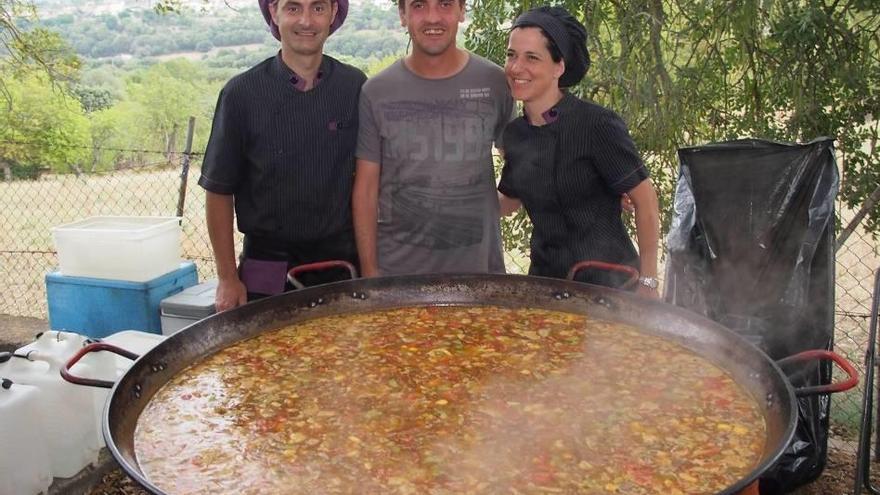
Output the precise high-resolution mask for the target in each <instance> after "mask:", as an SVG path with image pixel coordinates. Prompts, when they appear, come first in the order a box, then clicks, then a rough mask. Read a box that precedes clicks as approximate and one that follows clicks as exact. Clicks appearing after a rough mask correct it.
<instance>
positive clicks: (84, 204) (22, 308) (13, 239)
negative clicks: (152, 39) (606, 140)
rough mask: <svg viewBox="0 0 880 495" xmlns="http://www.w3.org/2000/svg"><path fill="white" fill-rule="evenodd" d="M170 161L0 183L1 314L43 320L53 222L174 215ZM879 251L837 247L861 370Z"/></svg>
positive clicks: (857, 245) (842, 419) (835, 411)
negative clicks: (109, 216)
mask: <svg viewBox="0 0 880 495" xmlns="http://www.w3.org/2000/svg"><path fill="white" fill-rule="evenodd" d="M172 158H173V159H172V160H170V161H169V160H168V159H167V158H166V155H165V152H155V159H156V160H155V162H156V163H153V164H152V165H150V166H140V167H136V168H129V169H126V170H119V171H115V172H112V173H106V174H79V175H73V174H71V175H59V174H44V175H42V176H41V177H39V178H37V179H36V180H12V181H9V180H7V181H0V315H14V316H29V317H37V318H46V316H47V301H46V292H45V283H44V278H45V275H46V274H47V273H49V272H51V271H53V270H54V269H55V267H56V264H57V257H56V254H55V250H54V245H53V241H52V236H51V230H50V229H51V228H52V227H53V226H57V225H61V224H65V223H68V222H72V221H76V220H79V219H83V218H86V217H89V216H94V215H125V216H127V215H131V216H173V215H176V214H177V208H178V201H179V196H180V191H181V187H180V186H181V181H182V179H183V177H182V174H181V162H182V161H183V155H182V154H176V155H174V156H173V157H172ZM193 158H194V160H193V162H192V167H191V168H190V170H189V173H188V174H187V177H186V187H185V188H184V189H183V191H185V199H186V201H185V203H184V208H183V211H182V218H183V220H182V256H183V258H184V259H188V260H192V261H195V263H196V265H197V267H198V271H199V278H200V280H206V279H210V278H212V277H214V275H215V268H214V264H213V259H212V255H211V248H210V243H209V240H208V232H207V227H206V225H205V221H204V202H205V194H204V191H203V190H202V189H201V188H200V187H199V186H198V185H197V184H196V180H197V178H198V174H199V170H200V169H199V162H198V160H197V158H198V156H195V157H193ZM841 216H842V217H843V219H844V220H847V217H848V216H851V213H850V212H848V211H842V212H841ZM237 242H238V241H237ZM237 245H238V246H240V242H238V244H237ZM878 251H880V242H878V240H877V239H875V238H873V237H872V236H870V235H869V234H867V233H865V232H863V231H861V230H856V232H855V233H854V234H853V235H852V236H850V237H849V238H848V239H847V241H846V243H845V244H844V245H843V246H841V247H840V249H839V251H838V252H837V265H836V294H837V296H836V297H837V301H836V308H835V309H836V321H837V322H836V331H835V332H836V334H835V342H836V348H837V350H838V351H839V352H840V353H842V354H843V355H844V356H845V357H847V358H848V359H850V361H852V362H854V363H856V364H857V365H858V366H859V368H860V371H861V372H864V368H863V367H864V363H863V356H864V352H865V346H866V344H867V335H868V323H869V317H870V304H871V290H872V286H873V271H874V270H876V269H877V268H878V267H880V254H878ZM507 266H508V270H509V271H511V272H514V273H522V272H523V271H524V270H525V269H526V268H527V266H528V257H527V255H526V254H524V253H519V252H509V253H507ZM661 273H662V270H661ZM2 331H3V329H0V332H2ZM863 376H864V375H863ZM861 401H862V397H861V391H852V392H849V393H847V394H841V395H839V396H835V398H834V400H833V406H832V447H833V448H834V449H835V450H836V451H837V453H838V454H841V455H843V456H844V458H845V462H844V463H843V467H842V468H841V469H844V470H849V471H848V472H847V473H845V476H849V477H851V476H852V475H853V473H852V470H853V467H854V461H855V453H856V451H857V448H856V443H855V437H856V434H857V432H858V427H859V418H860V415H861V410H860V409H861Z"/></svg>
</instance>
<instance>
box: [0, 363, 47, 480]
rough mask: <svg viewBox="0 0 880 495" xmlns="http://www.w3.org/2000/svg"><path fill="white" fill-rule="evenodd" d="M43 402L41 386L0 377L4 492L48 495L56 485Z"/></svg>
mask: <svg viewBox="0 0 880 495" xmlns="http://www.w3.org/2000/svg"><path fill="white" fill-rule="evenodd" d="M6 357H8V355H7V356H6ZM0 359H3V358H2V357H0ZM42 403H43V401H42V399H41V397H40V390H39V389H38V388H37V387H34V386H31V385H22V384H20V383H15V382H13V381H12V380H10V379H8V378H4V377H2V376H0V445H2V446H3V448H0V493H10V494H12V493H15V494H21V495H32V494H37V493H45V492H46V490H48V489H49V485H51V484H52V472H51V468H50V466H49V451H48V448H47V442H46V436H45V434H44V433H45V432H44V430H43V411H42V410H41V409H40V408H41V404H42Z"/></svg>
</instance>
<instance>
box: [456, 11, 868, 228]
mask: <svg viewBox="0 0 880 495" xmlns="http://www.w3.org/2000/svg"><path fill="white" fill-rule="evenodd" d="M555 3H557V4H560V5H563V6H565V7H566V8H568V10H569V11H571V12H572V13H574V14H575V15H576V16H578V17H579V18H580V19H581V20H582V21H584V23H585V25H586V26H587V29H588V32H589V33H590V38H589V41H588V46H589V48H590V52H591V55H592V58H593V66H592V67H591V69H590V72H589V73H588V74H587V77H586V78H585V80H584V81H583V82H582V84H581V85H579V86H578V87H576V88H574V92H575V93H576V94H579V95H581V96H583V97H586V98H588V99H592V100H594V101H596V102H597V103H599V104H602V105H604V106H607V107H609V108H611V109H613V110H615V111H617V112H618V113H620V114H621V115H622V116H623V117H624V119H625V120H626V121H627V122H628V124H629V126H630V130H631V132H632V134H633V137H634V139H635V141H636V143H637V145H638V146H639V148H640V150H641V152H642V155H643V157H644V158H645V160H646V162H647V163H648V164H649V167H650V168H651V172H652V176H653V180H654V183H655V185H657V186H658V189H659V192H660V199H661V210H662V211H663V212H664V225H668V221H669V213H670V210H671V199H672V192H673V186H674V182H675V180H676V179H677V174H678V162H677V154H676V152H677V149H678V148H680V147H685V146H693V145H699V144H703V143H707V142H714V141H721V140H728V139H736V138H741V137H755V138H765V139H773V140H784V141H801V142H803V141H809V140H812V139H814V138H816V137H820V136H832V137H835V138H836V139H837V142H836V146H837V149H838V151H839V152H840V154H839V156H840V158H841V163H840V166H841V169H842V171H843V179H844V180H843V183H842V188H841V197H842V199H843V201H844V203H845V204H846V205H847V206H849V207H858V206H859V205H860V204H861V203H862V202H863V201H864V199H865V198H866V197H867V196H868V195H869V194H870V193H871V191H873V190H874V188H876V187H877V185H878V184H880V172H878V169H880V165H878V163H880V150H878V149H877V147H876V145H875V143H876V142H877V134H878V123H877V120H874V117H875V116H877V115H880V85H878V83H877V81H880V58H878V55H877V54H878V53H880V4H878V3H877V2H835V1H831V0H824V1H823V0H790V1H784V2H779V1H772V0H725V1H720V2H719V1H714V0H667V1H663V0H622V1H609V0H587V1H583V0H563V1H558V2H555ZM537 4H539V2H531V1H530V0H475V2H474V5H473V8H472V9H471V13H470V16H471V19H472V22H471V23H470V25H469V26H468V29H467V32H466V39H467V44H468V46H469V47H470V48H471V49H473V50H475V51H476V52H478V53H481V54H483V55H485V56H488V57H489V58H491V59H493V60H495V61H496V62H498V63H503V58H504V50H505V48H506V39H507V30H506V26H509V21H510V20H511V19H513V18H515V16H516V15H518V14H519V13H520V12H522V11H524V10H526V9H528V8H530V7H532V6H533V5H537ZM867 227H868V228H869V229H870V230H871V231H873V232H878V231H880V207H877V208H875V209H874V210H873V211H872V212H871V215H870V217H869V220H868V222H867Z"/></svg>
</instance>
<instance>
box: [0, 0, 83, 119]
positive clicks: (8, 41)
mask: <svg viewBox="0 0 880 495" xmlns="http://www.w3.org/2000/svg"><path fill="white" fill-rule="evenodd" d="M29 21H30V22H34V21H36V9H35V8H34V5H33V4H32V3H31V2H30V1H29V0H0V96H3V97H5V99H6V103H7V104H8V103H9V102H10V101H11V98H12V96H11V94H10V89H9V87H8V85H9V80H10V79H9V78H10V77H15V76H17V75H23V74H31V73H42V74H47V75H49V77H50V80H52V81H62V82H63V81H69V80H72V79H73V78H74V77H75V74H76V72H77V71H78V70H79V65H80V61H79V58H78V57H77V56H76V54H75V53H74V52H73V51H72V50H70V48H69V47H68V46H67V45H66V44H65V43H64V42H63V40H62V39H61V38H60V36H58V34H57V33H53V32H51V31H48V30H46V29H40V28H37V29H32V30H22V29H20V28H19V24H20V23H22V22H29Z"/></svg>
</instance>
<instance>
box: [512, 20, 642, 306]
mask: <svg viewBox="0 0 880 495" xmlns="http://www.w3.org/2000/svg"><path fill="white" fill-rule="evenodd" d="M586 39H587V33H586V29H585V28H584V26H583V25H582V24H581V23H580V22H578V20H577V19H575V18H574V17H572V15H571V14H569V13H568V11H566V10H565V9H563V8H560V7H538V8H535V9H532V10H529V11H528V12H526V13H524V14H522V15H521V16H519V17H518V18H517V19H516V21H514V23H513V27H512V29H511V32H510V39H509V42H508V48H507V63H506V64H505V66H504V71H505V73H506V75H507V83H508V84H509V85H510V90H511V93H512V95H513V97H514V99H516V100H520V101H522V102H523V110H524V115H523V116H522V117H519V118H517V119H516V120H514V121H512V122H511V123H510V124H508V126H507V129H506V130H505V131H504V138H503V140H502V142H503V145H504V159H505V165H504V170H503V171H502V174H501V182H500V184H499V185H498V190H499V192H500V194H499V198H500V200H501V210H502V214H504V215H507V214H510V213H512V212H513V211H515V210H517V209H518V208H519V207H520V206H525V209H526V211H527V212H528V215H529V217H530V218H531V220H532V224H533V231H532V238H531V261H532V263H531V267H530V268H529V274H530V275H539V276H545V277H557V278H563V277H565V276H566V274H567V272H568V270H569V269H570V268H571V267H572V266H573V265H574V264H575V263H577V262H579V261H584V260H593V261H602V262H606V263H615V264H622V265H629V266H632V267H633V268H636V269H637V270H639V273H640V275H641V277H640V278H639V282H640V283H639V285H638V289H637V291H638V292H639V293H640V294H643V295H646V296H649V297H657V279H656V278H655V277H656V276H657V242H658V236H659V221H658V218H659V214H658V206H657V195H656V193H655V192H654V187H653V186H652V185H651V181H650V179H648V170H647V169H646V168H645V166H644V164H643V163H642V161H641V160H640V159H639V156H638V153H637V151H636V148H635V145H634V144H633V141H632V139H631V138H630V135H629V132H628V131H627V129H626V125H625V124H624V123H623V121H622V120H621V119H620V117H619V116H617V114H615V113H614V112H612V111H611V110H608V109H606V108H603V107H601V106H599V105H596V104H593V103H589V102H585V101H582V100H580V99H579V98H577V97H575V96H574V95H572V94H570V93H568V92H567V91H565V88H568V87H570V86H574V85H575V84H577V83H578V82H579V81H580V80H581V79H582V78H583V77H584V74H585V73H586V72H587V68H588V67H589V65H590V55H589V52H588V51H587V47H586ZM624 194H627V195H629V198H630V199H631V200H632V203H633V205H634V207H635V223H636V234H637V237H638V245H639V253H636V250H635V248H634V247H633V244H632V241H631V240H630V238H629V235H628V234H627V231H626V228H625V227H624V224H623V221H622V219H621V196H622V195H624ZM640 255H641V256H640ZM616 275H617V274H615V273H612V272H600V271H589V272H587V271H584V272H581V273H580V274H579V276H578V280H581V281H584V282H589V283H596V284H601V285H606V286H612V287H616V286H619V285H621V284H622V283H623V282H624V280H625V278H624V277H618V276H616Z"/></svg>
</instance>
